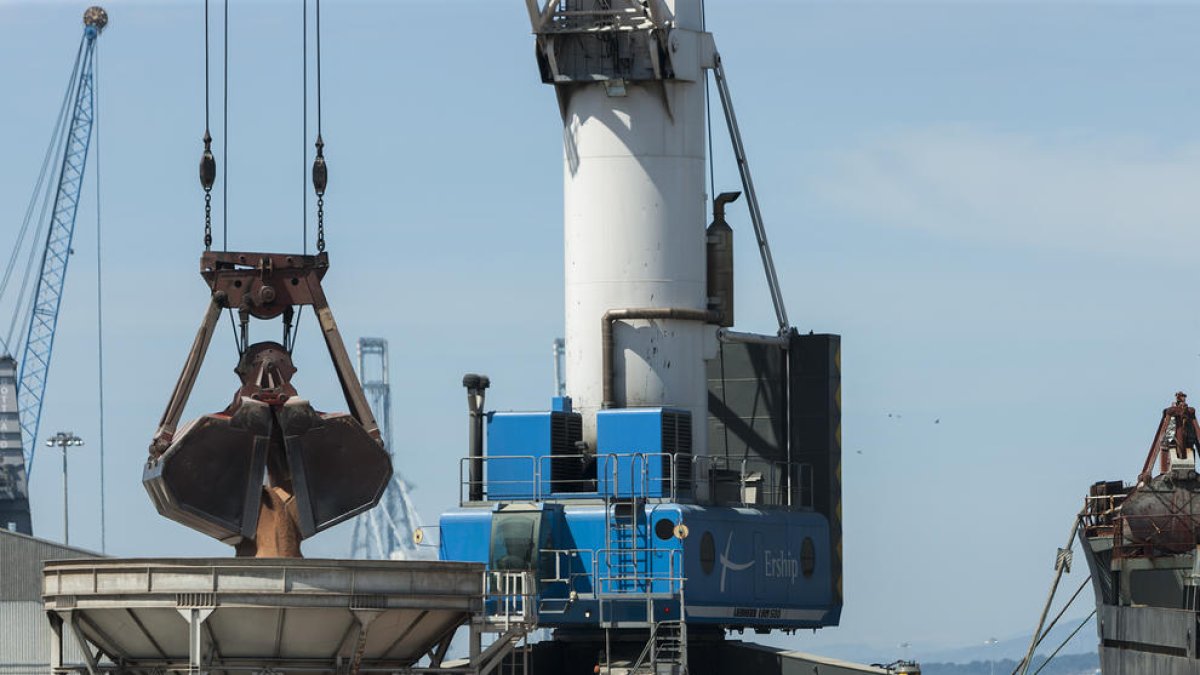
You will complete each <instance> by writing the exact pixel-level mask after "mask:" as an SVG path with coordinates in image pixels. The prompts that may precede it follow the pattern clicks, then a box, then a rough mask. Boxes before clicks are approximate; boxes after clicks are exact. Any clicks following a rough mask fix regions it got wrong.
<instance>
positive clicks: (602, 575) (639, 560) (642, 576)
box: [594, 548, 685, 596]
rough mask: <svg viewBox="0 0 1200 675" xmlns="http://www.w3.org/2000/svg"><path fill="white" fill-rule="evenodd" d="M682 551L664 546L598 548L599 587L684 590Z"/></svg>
mask: <svg viewBox="0 0 1200 675" xmlns="http://www.w3.org/2000/svg"><path fill="white" fill-rule="evenodd" d="M682 554H683V551H679V550H671V549H661V548H607V549H600V550H599V551H596V561H597V569H596V571H595V576H594V579H595V580H596V590H597V592H598V593H600V594H602V595H631V596H632V595H677V594H681V593H683V584H684V581H685V579H684V576H683V564H682ZM663 562H665V566H664V565H663V564H662V563H663ZM656 563H657V564H656Z"/></svg>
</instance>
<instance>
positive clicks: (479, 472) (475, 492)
mask: <svg viewBox="0 0 1200 675" xmlns="http://www.w3.org/2000/svg"><path fill="white" fill-rule="evenodd" d="M462 383H463V386H464V387H466V389H467V411H468V413H469V414H470V427H469V432H468V434H469V440H468V441H467V443H468V447H467V457H468V458H469V461H468V471H467V485H468V491H467V495H468V498H469V499H470V501H473V502H481V501H483V402H484V398H485V397H486V396H487V388H488V387H489V386H491V384H492V382H491V380H489V379H488V376H487V375H476V374H475V373H467V374H466V375H463V380H462Z"/></svg>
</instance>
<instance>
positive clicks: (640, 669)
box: [624, 621, 687, 675]
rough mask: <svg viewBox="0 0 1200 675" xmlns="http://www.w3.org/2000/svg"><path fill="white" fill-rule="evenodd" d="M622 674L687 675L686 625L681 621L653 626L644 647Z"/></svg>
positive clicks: (658, 623)
mask: <svg viewBox="0 0 1200 675" xmlns="http://www.w3.org/2000/svg"><path fill="white" fill-rule="evenodd" d="M624 672H625V673H627V674H628V675H647V674H649V675H684V674H685V673H687V625H686V624H685V623H683V622H682V621H659V622H657V623H655V624H653V625H652V626H651V628H650V637H649V638H648V639H647V640H646V646H645V647H643V648H642V652H641V653H640V654H638V657H637V660H635V661H634V662H633V664H632V665H631V666H630V667H629V668H627V669H625V670H624Z"/></svg>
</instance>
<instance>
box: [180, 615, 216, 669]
mask: <svg viewBox="0 0 1200 675" xmlns="http://www.w3.org/2000/svg"><path fill="white" fill-rule="evenodd" d="M177 611H178V612H179V615H180V616H182V617H183V620H184V621H187V622H188V670H187V672H188V673H189V674H199V673H206V672H208V671H207V670H206V669H205V665H206V664H205V658H204V622H205V620H207V619H208V617H209V615H210V614H212V613H213V610H212V608H200V607H186V608H180V609H179V610H177Z"/></svg>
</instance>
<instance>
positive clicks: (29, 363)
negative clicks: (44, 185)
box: [18, 7, 108, 472]
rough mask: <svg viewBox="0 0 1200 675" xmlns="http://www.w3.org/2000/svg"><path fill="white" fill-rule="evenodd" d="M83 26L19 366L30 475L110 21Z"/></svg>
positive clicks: (95, 12) (95, 19)
mask: <svg viewBox="0 0 1200 675" xmlns="http://www.w3.org/2000/svg"><path fill="white" fill-rule="evenodd" d="M83 22H84V29H83V37H82V38H81V40H80V44H79V52H78V55H77V56H76V61H75V71H74V72H75V73H76V74H77V77H76V78H74V79H73V81H72V83H71V85H70V86H71V87H72V89H71V93H70V95H69V96H68V99H67V100H68V104H69V105H70V106H71V115H70V118H69V122H68V127H67V128H68V131H67V135H66V139H65V142H64V149H63V156H62V162H61V165H60V169H59V172H58V187H57V189H56V192H55V195H54V207H53V209H52V210H51V218H50V224H49V227H48V228H47V232H46V245H45V249H44V250H43V251H42V257H41V266H40V273H39V274H38V277H37V286H36V287H35V290H34V295H33V304H32V311H31V312H30V317H29V326H28V328H27V330H26V332H25V344H24V348H23V350H22V356H21V360H20V366H21V370H20V375H19V377H18V404H19V414H20V419H21V431H22V437H23V440H24V445H25V465H26V471H27V472H28V471H32V470H33V459H34V451H35V450H36V448H37V446H38V443H37V437H38V426H39V424H40V423H41V416H42V402H43V401H44V399H45V394H46V381H47V379H48V377H49V375H50V360H51V356H52V355H53V352H54V333H55V330H56V328H57V326H58V315H59V309H60V308H61V306H62V296H63V283H64V281H65V280H66V276H67V264H68V263H69V262H70V258H71V241H72V239H73V238H74V235H75V218H76V215H77V213H78V211H79V194H80V191H81V190H82V188H83V176H84V170H85V169H86V167H87V158H88V149H89V147H90V145H91V139H92V125H93V123H94V121H95V79H94V68H95V56H96V38H97V37H99V35H100V33H101V31H103V30H104V27H105V26H106V25H107V24H108V15H107V14H106V13H105V12H104V10H103V9H101V8H99V7H91V8H89V9H88V10H87V12H85V13H84V17H83Z"/></svg>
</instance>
